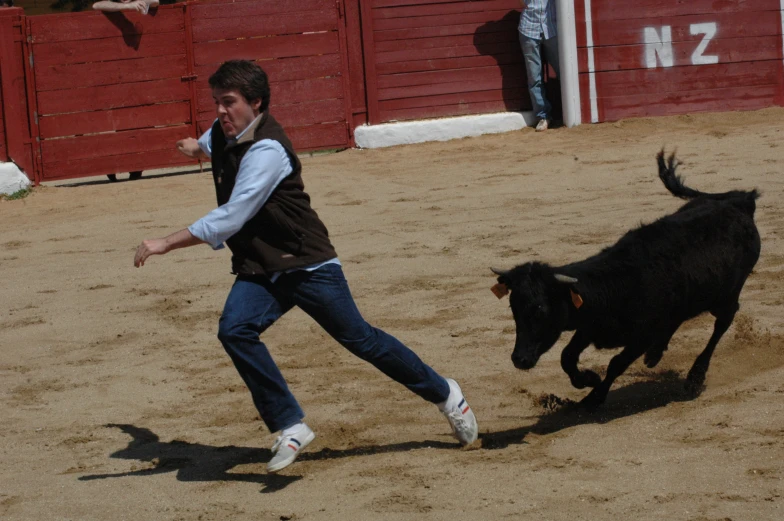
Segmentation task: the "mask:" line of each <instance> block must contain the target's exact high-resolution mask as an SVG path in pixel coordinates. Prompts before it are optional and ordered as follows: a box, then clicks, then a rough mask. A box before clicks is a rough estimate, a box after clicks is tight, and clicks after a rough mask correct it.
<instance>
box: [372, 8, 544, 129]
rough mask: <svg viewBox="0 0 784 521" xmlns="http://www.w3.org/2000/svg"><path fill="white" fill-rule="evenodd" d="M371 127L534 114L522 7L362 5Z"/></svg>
mask: <svg viewBox="0 0 784 521" xmlns="http://www.w3.org/2000/svg"><path fill="white" fill-rule="evenodd" d="M361 10H362V35H363V44H364V56H365V74H366V78H367V103H368V113H369V120H370V123H381V122H385V121H393V120H409V119H421V118H429V117H437V116H453V115H461V114H480V113H486V112H502V111H516V110H529V109H530V106H531V103H530V99H529V97H528V91H527V89H526V86H525V84H526V81H525V67H524V66H523V61H522V53H521V51H520V44H519V41H518V37H517V25H518V22H519V19H520V2H519V0H485V1H479V2H477V1H445V0H430V1H423V0H369V1H363V2H361Z"/></svg>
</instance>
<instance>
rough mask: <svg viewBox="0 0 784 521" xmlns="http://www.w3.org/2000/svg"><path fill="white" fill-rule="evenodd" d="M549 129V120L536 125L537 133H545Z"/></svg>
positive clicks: (543, 120) (540, 121)
mask: <svg viewBox="0 0 784 521" xmlns="http://www.w3.org/2000/svg"><path fill="white" fill-rule="evenodd" d="M548 128H550V122H549V121H548V120H547V118H542V119H540V120H539V123H537V124H536V131H537V132H544V131H545V130H547V129H548Z"/></svg>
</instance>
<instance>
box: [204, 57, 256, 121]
mask: <svg viewBox="0 0 784 521" xmlns="http://www.w3.org/2000/svg"><path fill="white" fill-rule="evenodd" d="M210 87H212V88H213V89H216V88H217V89H227V90H232V89H236V90H238V91H239V92H240V94H242V95H243V96H244V97H245V100H246V101H247V102H248V103H250V102H251V101H253V100H256V99H260V100H261V108H260V109H259V110H260V111H261V112H264V111H265V110H267V107H268V106H269V100H270V88H269V80H268V79H267V73H266V72H264V69H262V68H261V67H259V66H258V65H256V64H255V63H253V62H252V61H249V60H229V61H227V62H224V63H223V65H221V66H220V67H219V68H218V70H217V71H215V73H214V74H213V75H212V76H210Z"/></svg>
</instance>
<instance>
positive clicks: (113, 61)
mask: <svg viewBox="0 0 784 521" xmlns="http://www.w3.org/2000/svg"><path fill="white" fill-rule="evenodd" d="M551 1H555V0H551ZM574 3H575V14H576V20H577V23H576V29H577V42H578V70H579V83H580V91H581V100H582V102H581V103H582V106H581V110H582V120H583V121H585V122H590V121H608V120H615V119H619V118H624V117H632V116H650V115H663V114H681V113H685V112H693V111H709V110H735V109H755V108H760V107H766V106H770V105H784V42H782V38H783V36H782V24H783V23H784V22H782V20H784V13H783V12H782V5H783V4H784V2H782V0H722V1H720V2H719V1H716V0H691V1H688V2H686V1H683V0H638V1H636V2H627V1H626V0H574ZM519 10H520V4H519V0H474V1H468V0H291V1H289V2H279V1H277V0H214V1H211V2H208V3H199V2H185V3H179V4H176V5H173V6H162V7H160V8H158V9H157V10H153V11H152V12H151V13H150V15H148V16H142V15H139V14H137V13H123V14H119V13H115V14H111V15H106V14H103V13H97V12H89V13H69V14H57V15H42V16H34V17H33V16H31V17H25V16H24V15H23V12H22V10H21V9H18V8H13V9H0V107H2V110H1V111H0V160H7V159H12V160H14V161H15V162H16V163H17V164H19V165H20V166H21V167H22V168H23V169H24V170H25V171H26V172H27V173H28V175H29V176H30V177H31V178H34V179H35V180H36V181H41V180H48V179H63V178H68V177H80V176H92V175H100V174H113V173H118V172H127V171H134V170H145V169H151V168H158V167H162V166H171V165H178V164H185V163H187V161H186V158H184V157H182V156H179V155H178V154H177V153H176V152H175V151H174V150H173V146H172V144H173V143H174V141H175V140H176V139H178V138H180V137H183V136H187V135H192V136H195V135H197V134H198V133H200V132H202V131H204V130H205V129H206V128H207V126H208V125H209V124H210V123H211V122H212V120H213V102H212V99H211V95H210V89H209V86H208V84H207V78H208V77H209V75H210V74H211V73H212V72H213V71H214V70H215V69H216V68H217V66H218V64H219V63H221V62H223V61H225V60H227V59H231V58H246V59H251V60H255V61H256V62H258V63H259V64H261V65H262V67H263V68H264V69H265V70H266V71H267V72H268V73H269V76H270V82H271V87H272V100H271V104H270V106H271V110H272V112H273V113H274V114H275V115H276V117H277V118H278V119H279V120H281V122H282V123H283V124H284V125H285V126H286V128H287V130H288V131H289V133H290V135H291V137H292V140H293V142H294V145H295V147H297V148H298V149H299V150H302V151H305V150H317V149H324V148H341V147H345V146H351V145H352V137H351V131H352V128H354V127H356V126H357V125H360V124H363V123H368V122H369V123H371V124H373V123H382V122H387V121H395V120H409V119H422V118H427V117H438V116H451V115H462V114H477V113H487V112H495V111H507V110H515V111H519V110H528V109H530V100H529V97H528V93H527V89H526V88H525V72H524V67H523V64H522V56H521V53H520V47H519V43H518V36H517V24H518V20H519V12H520V11H519Z"/></svg>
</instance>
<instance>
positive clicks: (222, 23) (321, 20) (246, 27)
mask: <svg viewBox="0 0 784 521" xmlns="http://www.w3.org/2000/svg"><path fill="white" fill-rule="evenodd" d="M337 23H338V11H337V9H335V5H334V4H333V5H332V6H331V9H328V10H320V11H306V12H296V13H285V14H284V15H278V16H275V17H270V16H264V17H248V16H244V17H243V16H237V17H232V18H202V19H196V20H194V23H193V41H194V42H208V41H215V40H230V39H235V38H254V37H258V36H274V35H283V34H297V33H305V32H320V31H335V30H337Z"/></svg>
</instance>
